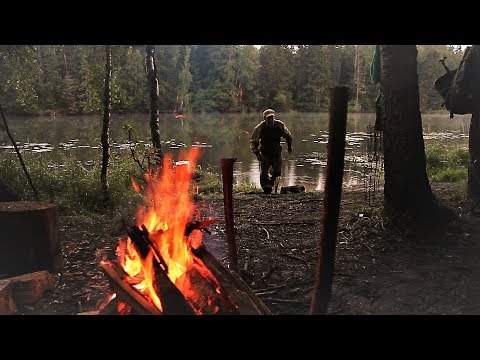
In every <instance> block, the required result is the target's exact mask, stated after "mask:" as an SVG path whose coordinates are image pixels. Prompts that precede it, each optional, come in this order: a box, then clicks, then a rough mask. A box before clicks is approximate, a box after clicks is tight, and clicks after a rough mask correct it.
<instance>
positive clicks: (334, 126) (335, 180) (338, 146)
mask: <svg viewBox="0 0 480 360" xmlns="http://www.w3.org/2000/svg"><path fill="white" fill-rule="evenodd" d="M348 91H349V90H348V88H347V87H345V86H337V87H335V88H333V91H332V95H331V102H330V104H331V105H330V116H329V135H328V147H327V174H326V179H325V191H324V196H323V197H324V200H323V204H324V206H323V214H322V232H321V237H320V255H319V259H318V265H317V274H316V281H315V286H314V288H313V297H312V303H311V305H310V315H318V314H326V313H327V308H328V302H329V301H330V296H331V293H332V281H333V271H334V267H335V245H336V240H337V230H338V217H339V214H340V200H341V197H342V182H343V168H344V156H345V135H346V125H347V113H348Z"/></svg>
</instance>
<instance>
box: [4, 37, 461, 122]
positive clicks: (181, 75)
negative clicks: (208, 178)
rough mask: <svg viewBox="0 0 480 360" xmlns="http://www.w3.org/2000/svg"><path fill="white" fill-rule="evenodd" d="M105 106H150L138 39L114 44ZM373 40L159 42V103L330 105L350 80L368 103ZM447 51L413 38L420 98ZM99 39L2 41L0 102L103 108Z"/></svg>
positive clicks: (362, 103)
mask: <svg viewBox="0 0 480 360" xmlns="http://www.w3.org/2000/svg"><path fill="white" fill-rule="evenodd" d="M111 49H112V66H113V69H112V89H111V94H112V111H114V112H130V113H133V112H148V109H149V101H150V100H149V93H148V87H147V79H146V75H145V56H146V54H145V46H144V45H112V46H111ZM373 49H374V45H358V46H355V45H291V46H286V45H265V46H262V47H260V49H258V48H256V47H255V46H253V45H156V46H155V61H156V68H157V77H158V80H159V109H160V111H166V112H172V111H173V109H174V108H176V109H177V111H181V110H184V111H198V112H201V111H205V112H211V111H221V112H241V111H262V110H263V109H265V108H267V107H275V108H276V110H277V111H288V110H297V111H303V112H305V111H312V112H314V111H315V112H316V111H327V110H328V105H329V98H330V89H331V88H332V87H333V86H335V85H345V86H348V87H349V88H350V89H352V100H353V101H354V105H355V107H354V109H355V110H360V111H373V109H374V99H375V96H376V91H377V88H376V86H375V85H374V84H372V83H371V81H370V79H369V67H370V64H371V60H372V56H373ZM444 56H447V60H446V62H447V64H448V66H449V67H450V69H455V68H456V67H458V63H459V62H460V60H461V58H462V56H463V52H462V51H458V49H456V48H454V47H452V46H447V45H419V46H418V79H419V89H420V105H421V109H422V110H423V111H427V110H428V111H431V110H442V108H441V107H440V104H441V98H440V96H439V95H438V94H437V93H436V91H435V90H434V89H433V81H434V80H435V79H436V78H437V77H438V76H440V75H442V74H443V73H444V69H443V68H442V66H441V64H440V63H439V62H438V60H440V59H441V58H443V57H444ZM104 70H105V46H104V45H0V103H1V104H2V106H3V107H4V108H5V109H6V110H8V111H9V112H15V113H24V114H26V113H29V114H53V113H62V112H63V113H67V114H81V113H84V114H88V113H99V112H100V111H101V109H102V101H103V91H104V76H105V71H104Z"/></svg>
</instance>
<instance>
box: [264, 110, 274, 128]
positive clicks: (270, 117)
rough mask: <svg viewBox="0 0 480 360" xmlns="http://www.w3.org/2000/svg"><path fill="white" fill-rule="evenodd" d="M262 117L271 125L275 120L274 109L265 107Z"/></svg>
mask: <svg viewBox="0 0 480 360" xmlns="http://www.w3.org/2000/svg"><path fill="white" fill-rule="evenodd" d="M263 118H264V119H265V122H266V123H267V126H273V122H274V121H275V110H273V109H267V110H265V111H264V112H263Z"/></svg>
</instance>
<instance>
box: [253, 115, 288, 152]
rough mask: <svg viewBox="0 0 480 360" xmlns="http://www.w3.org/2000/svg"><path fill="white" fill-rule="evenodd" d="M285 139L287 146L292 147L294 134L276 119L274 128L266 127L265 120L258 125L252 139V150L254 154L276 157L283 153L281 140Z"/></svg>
mask: <svg viewBox="0 0 480 360" xmlns="http://www.w3.org/2000/svg"><path fill="white" fill-rule="evenodd" d="M282 137H284V138H285V141H286V142H287V145H288V146H289V147H290V146H292V133H291V132H290V130H288V128H287V126H286V125H285V124H284V123H283V122H282V121H280V120H277V119H275V121H274V123H273V126H272V127H268V126H266V122H265V120H264V121H262V122H261V123H260V124H258V125H257V126H256V127H255V129H254V130H253V133H252V136H251V137H250V149H252V151H253V152H254V153H258V152H259V151H260V152H261V153H263V154H268V155H275V154H279V153H280V152H281V151H282V147H281V146H280V139H281V138H282Z"/></svg>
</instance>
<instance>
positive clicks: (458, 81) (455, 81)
mask: <svg viewBox="0 0 480 360" xmlns="http://www.w3.org/2000/svg"><path fill="white" fill-rule="evenodd" d="M445 59H446V57H445V58H443V60H440V62H441V63H442V65H443V67H444V68H445V70H446V73H445V74H443V75H442V76H440V77H439V78H438V79H437V80H435V82H434V88H435V90H436V91H437V92H438V93H439V94H440V96H441V97H442V98H443V103H442V106H445V108H446V109H447V110H449V111H450V118H453V115H454V114H459V115H464V114H472V113H473V112H475V111H478V103H479V100H480V97H479V96H478V95H479V92H480V83H479V80H480V47H478V46H473V47H472V46H470V47H467V48H466V49H465V53H464V54H463V58H462V61H461V62H460V65H459V66H458V69H455V70H449V68H448V67H447V66H446V65H445Z"/></svg>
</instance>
